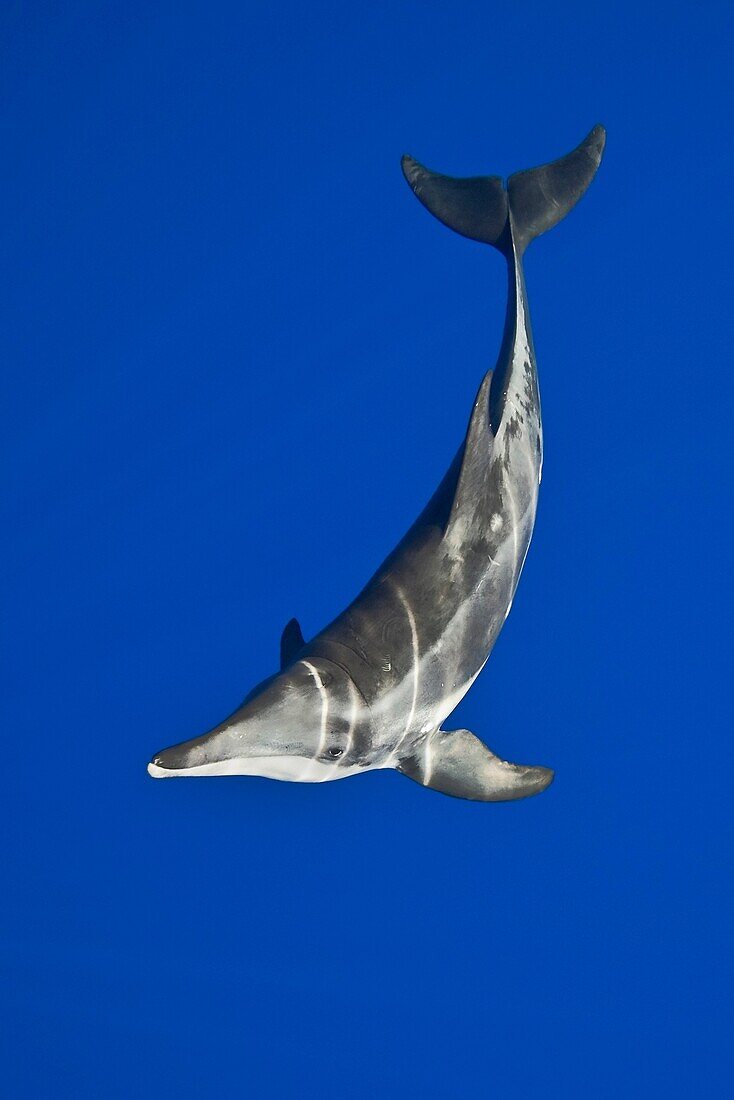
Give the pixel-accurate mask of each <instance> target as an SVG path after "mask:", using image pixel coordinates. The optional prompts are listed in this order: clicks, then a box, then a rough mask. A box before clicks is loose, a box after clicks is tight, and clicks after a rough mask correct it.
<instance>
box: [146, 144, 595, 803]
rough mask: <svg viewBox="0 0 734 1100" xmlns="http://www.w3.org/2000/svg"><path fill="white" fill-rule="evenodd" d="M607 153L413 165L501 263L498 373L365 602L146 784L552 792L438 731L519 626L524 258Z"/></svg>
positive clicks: (427, 192) (532, 458) (527, 344)
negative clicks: (238, 778)
mask: <svg viewBox="0 0 734 1100" xmlns="http://www.w3.org/2000/svg"><path fill="white" fill-rule="evenodd" d="M604 141H605V132H604V130H603V128H602V127H601V126H596V127H594V129H593V130H592V131H591V132H590V134H589V135H588V136H587V137H586V138H585V139H584V141H582V142H581V144H580V145H579V146H578V148H576V149H574V150H573V152H571V153H569V154H567V155H566V156H565V157H562V158H561V159H560V160H556V161H554V162H552V163H550V164H545V165H542V166H541V167H539V168H533V169H529V170H527V171H524V172H519V173H517V174H515V175H513V176H511V177H510V178H509V180H508V181H507V184H506V186H505V184H503V181H502V180H501V179H500V178H499V177H497V176H477V177H473V178H464V179H458V178H453V177H450V176H444V175H439V174H438V173H436V172H431V171H429V170H428V169H427V168H424V167H423V166H422V165H421V164H419V163H418V162H417V161H416V160H414V159H413V158H412V157H409V156H405V157H403V160H402V167H403V172H404V175H405V177H406V179H407V181H408V183H409V185H410V187H411V188H412V190H413V192H414V193H415V194H416V196H417V197H418V198H419V199H420V201H421V202H422V203H423V205H424V206H426V207H427V209H428V210H429V211H430V212H431V213H432V214H434V215H435V216H436V217H437V218H438V219H439V220H440V221H442V222H443V223H444V224H445V225H447V226H449V227H450V228H451V229H454V230H455V231H456V232H458V233H460V234H462V235H463V236H465V237H469V238H470V239H472V240H475V241H481V242H483V243H485V244H489V245H492V246H494V248H496V249H497V250H498V251H499V252H501V253H502V255H503V256H504V257H505V260H506V262H507V271H508V297H507V314H506V320H505V329H504V336H503V340H502V345H501V349H500V352H499V357H498V360H497V365H496V367H495V368H494V370H490V371H489V372H488V373H487V374H486V375H485V377H484V379H483V381H482V383H481V385H480V387H479V392H478V394H477V397H476V400H475V402H474V406H473V409H472V413H471V417H470V420H469V426H468V430H467V433H466V437H465V439H464V441H463V443H462V444H461V446H460V447H459V450H458V452H457V454H456V456H455V458H454V460H453V462H452V463H451V465H450V467H449V469H448V471H447V473H446V475H445V476H444V478H443V481H442V482H441V484H440V485H439V487H438V489H437V490H436V492H435V493H434V495H433V496H432V498H431V500H430V501H429V502H428V504H427V505H426V507H425V508H424V509H423V511H422V512H421V514H420V516H419V517H418V519H417V520H416V521H415V523H414V524H413V526H412V527H411V528H410V530H409V531H408V533H407V534H406V535H405V537H404V538H403V540H402V541H401V542H400V543H399V545H398V546H397V547H396V548H395V550H393V552H392V553H391V554H390V555H389V557H388V558H387V560H386V561H385V562H384V563H383V564H382V565H381V566H380V568H379V569H378V570H377V572H376V573H375V575H374V576H373V578H372V579H371V580H370V581H369V583H368V584H367V586H366V587H365V588H364V589H363V591H362V592H361V593H360V595H359V596H357V598H356V599H355V600H354V602H353V603H352V604H350V606H349V607H348V608H347V609H346V610H345V611H343V612H342V613H341V614H340V615H339V616H338V617H337V618H336V619H335V620H334V621H333V622H332V623H331V624H330V625H329V626H327V627H326V628H325V629H324V630H322V631H321V633H320V634H317V635H316V637H314V638H313V639H312V640H311V641H309V642H306V641H305V639H304V637H303V634H302V632H301V628H300V627H299V625H298V623H297V621H296V620H295V619H293V620H291V621H290V622H289V623H288V625H287V626H286V627H285V629H284V631H283V635H282V639H281V654H280V670H279V671H278V672H277V673H276V674H275V675H273V676H272V677H270V678H269V679H268V680H266V681H265V682H264V683H262V684H259V685H258V686H257V687H256V688H254V689H253V690H252V691H251V692H250V694H249V695H248V696H247V697H246V699H245V701H244V702H243V704H242V705H241V706H240V707H239V708H238V709H237V710H236V711H235V712H234V713H233V714H232V715H231V716H230V717H229V718H227V719H226V721H224V722H222V723H221V724H220V725H218V726H216V727H215V728H214V729H212V730H211V731H210V732H209V733H206V734H204V735H203V736H202V737H196V738H194V739H193V740H190V741H184V742H183V743H182V744H179V745H174V746H173V747H172V748H168V749H165V750H164V751H163V752H159V753H158V754H157V755H156V756H154V757H153V759H152V761H151V763H150V764H149V765H148V771H149V772H150V774H151V775H152V776H154V777H156V778H163V777H170V776H201V775H259V776H267V777H269V778H272V779H286V780H295V781H299V782H309V783H314V782H322V781H326V780H333V779H344V778H346V777H347V776H350V775H356V774H358V773H361V772H365V771H370V770H374V769H377V768H395V769H396V770H397V771H399V772H402V773H403V774H404V775H407V776H409V777H410V778H411V779H413V780H415V781H416V782H418V783H421V784H422V785H423V786H424V787H430V788H432V789H433V790H436V791H440V792H442V793H443V794H447V795H453V796H456V797H460V798H467V799H475V800H479V801H485V802H498V801H503V800H509V799H517V798H524V797H525V796H527V795H532V794H536V793H537V792H539V791H542V790H544V789H545V788H546V787H547V786H548V785H549V784H550V782H551V780H552V779H553V772H552V771H551V770H550V769H549V768H545V767H529V766H523V765H519V764H512V763H509V762H507V761H505V760H502V759H500V758H499V757H498V756H496V755H495V754H494V753H492V752H491V751H490V750H489V749H488V748H487V747H486V745H485V744H484V743H483V742H482V741H481V740H480V739H479V738H478V737H477V736H475V734H473V733H471V732H470V731H469V730H466V729H457V730H447V729H444V723H445V721H446V719H447V718H448V717H449V715H450V714H451V712H452V711H453V710H454V708H455V707H456V706H457V704H458V703H459V701H460V700H461V699H462V698H463V696H464V694H465V693H466V692H467V691H468V689H469V688H470V687H471V685H472V684H473V682H474V680H475V679H476V678H477V676H478V675H479V673H480V672H481V670H482V668H483V667H484V665H485V663H486V661H487V658H488V657H489V654H490V652H491V650H492V647H493V646H494V643H495V641H496V640H497V636H498V635H499V632H500V630H501V629H502V626H503V624H504V622H505V620H506V618H507V616H508V615H509V612H510V608H511V606H512V600H513V597H514V595H515V589H516V588H517V583H518V580H519V578H520V573H521V571H522V567H523V564H524V561H525V555H526V554H527V551H528V547H529V545H530V538H531V535H532V532H533V525H534V522H535V511H536V505H537V500H538V487H539V484H540V478H541V471H542V463H543V437H542V429H541V418H540V398H539V393H538V379H537V375H536V365H535V354H534V351H533V341H532V335H531V331H530V318H529V314H528V304H527V295H526V290H525V281H524V278H523V268H522V258H523V254H524V252H525V249H526V248H527V246H528V245H529V244H530V242H531V241H533V240H534V239H535V238H536V237H537V236H539V235H540V234H541V233H544V232H545V231H546V230H547V229H550V228H551V227H552V226H554V225H556V223H557V222H559V221H560V220H561V219H562V218H563V217H564V216H565V214H567V213H568V211H569V210H570V209H571V207H573V206H574V205H575V203H576V202H577V201H578V199H579V198H580V197H581V196H582V195H583V194H584V192H585V191H586V188H587V187H588V185H589V184H590V182H591V180H592V179H593V177H594V175H595V173H596V170H597V168H598V166H599V163H600V161H601V157H602V152H603V148H604Z"/></svg>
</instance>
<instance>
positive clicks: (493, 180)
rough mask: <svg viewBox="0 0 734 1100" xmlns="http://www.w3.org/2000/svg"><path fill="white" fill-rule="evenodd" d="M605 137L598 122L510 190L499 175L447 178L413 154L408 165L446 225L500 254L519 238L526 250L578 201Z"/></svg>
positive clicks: (414, 184)
mask: <svg viewBox="0 0 734 1100" xmlns="http://www.w3.org/2000/svg"><path fill="white" fill-rule="evenodd" d="M605 140H606V133H605V131H604V127H603V126H595V127H594V129H593V130H592V131H591V133H590V134H589V135H588V136H587V137H586V138H584V140H583V141H582V142H581V144H580V145H579V146H578V147H577V148H576V149H574V150H573V152H571V153H567V155H566V156H565V157H561V158H560V160H554V161H552V163H550V164H543V165H541V166H540V167H539V168H529V169H528V170H527V171H525V172H517V173H516V174H515V175H514V176H510V178H509V180H508V181H507V189H505V188H504V186H503V184H502V180H501V179H500V177H499V176H474V177H472V178H466V179H456V178H454V177H453V176H441V175H439V174H438V173H437V172H431V171H429V169H428V168H424V167H423V165H421V164H419V163H418V161H417V160H413V158H412V157H409V156H405V157H403V160H402V165H403V172H404V174H405V178H406V179H407V181H408V183H409V184H410V186H411V188H412V189H413V191H414V192H415V194H416V195H417V196H418V198H419V199H420V201H421V202H422V203H423V205H424V206H425V207H426V208H427V209H428V210H430V211H431V213H432V214H434V215H435V216H436V217H437V218H438V220H439V221H442V222H443V223H444V225H447V226H448V227H449V228H450V229H455V230H456V232H457V233H461V234H462V236H464V237H469V238H471V240H474V241H482V242H483V243H485V244H491V245H494V246H495V248H498V249H499V250H500V252H506V251H507V250H508V249H509V248H510V243H511V240H514V243H515V247H516V248H517V250H518V251H519V252H523V251H524V250H525V248H527V246H528V245H529V244H530V242H531V241H533V240H535V238H536V237H539V236H540V234H541V233H545V231H546V229H552V228H553V226H554V225H557V223H558V222H559V221H560V220H561V219H562V218H564V217H565V216H566V214H567V213H568V212H569V210H570V209H571V208H572V207H573V206H575V205H576V203H577V202H578V200H579V199H580V198H581V196H582V195H583V193H584V191H585V190H586V188H587V187H588V186H589V184H590V183H591V181H592V180H593V178H594V176H595V174H596V170H597V168H598V167H599V163H600V161H601V158H602V153H603V152H604V142H605ZM510 230H511V232H510Z"/></svg>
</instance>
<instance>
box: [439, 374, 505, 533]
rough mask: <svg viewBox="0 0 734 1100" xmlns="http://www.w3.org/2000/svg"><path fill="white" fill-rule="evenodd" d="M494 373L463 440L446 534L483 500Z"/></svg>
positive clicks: (490, 438) (487, 379)
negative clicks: (490, 400)
mask: <svg viewBox="0 0 734 1100" xmlns="http://www.w3.org/2000/svg"><path fill="white" fill-rule="evenodd" d="M492 374H493V371H491V370H490V371H488V372H487V374H486V375H485V376H484V379H483V381H482V384H481V386H480V387H479V393H478V394H477V397H476V401H475V402H474V407H473V409H472V414H471V420H470V421H469V427H468V429H467V433H466V439H465V440H464V447H463V454H462V457H461V468H460V470H459V476H458V479H457V482H456V489H455V491H454V500H453V503H452V506H451V512H450V514H449V517H448V520H447V521H446V528H445V530H446V533H447V534H448V533H449V532H450V531H451V529H452V527H453V526H454V524H455V523H456V521H457V520H458V519H459V518H460V517H461V516H462V514H463V511H464V510H465V509H466V508H467V507H468V508H469V509H470V511H471V512H472V514H473V513H474V512H475V511H476V509H477V506H478V504H479V503H480V502H481V501H482V499H483V497H484V486H485V484H486V482H487V478H488V476H489V470H490V460H491V457H492V448H493V446H494V433H493V431H492V425H491V423H490V418H489V391H490V389H491V386H492Z"/></svg>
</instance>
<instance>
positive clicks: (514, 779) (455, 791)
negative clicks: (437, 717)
mask: <svg viewBox="0 0 734 1100" xmlns="http://www.w3.org/2000/svg"><path fill="white" fill-rule="evenodd" d="M396 766H397V770H398V771H399V772H402V773H403V775H407V776H409V778H410V779H414V780H415V781H416V783H421V784H422V785H423V786H424V787H431V788H432V789H433V790H434V791H440V792H441V794H450V795H453V797H454V798H470V799H473V800H474V801H477V802H509V801H512V800H514V799H517V798H527V796H528V795H531V794H538V793H539V792H540V791H544V790H545V788H546V787H547V786H549V785H550V783H551V781H552V779H553V772H552V771H551V770H550V768H540V767H535V768H532V767H524V766H523V765H521V764H510V763H508V761H507V760H500V758H499V756H495V755H494V753H493V752H490V751H489V749H488V748H487V746H486V745H485V744H484V742H483V741H480V740H479V738H478V737H475V735H474V734H473V733H470V732H469V730H435V731H434V732H433V733H430V734H428V736H427V737H426V739H425V741H423V742H421V743H420V744H419V745H418V746H417V747H416V748H415V749H414V750H413V751H412V753H411V754H410V755H406V756H405V757H403V758H402V759H401V760H400V762H399V763H398V764H397V765H396Z"/></svg>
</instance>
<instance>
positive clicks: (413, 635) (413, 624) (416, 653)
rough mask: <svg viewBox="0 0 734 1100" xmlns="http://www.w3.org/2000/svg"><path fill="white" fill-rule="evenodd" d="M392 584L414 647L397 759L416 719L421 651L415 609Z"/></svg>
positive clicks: (394, 750)
mask: <svg viewBox="0 0 734 1100" xmlns="http://www.w3.org/2000/svg"><path fill="white" fill-rule="evenodd" d="M390 583H391V584H392V586H393V588H394V589H395V592H396V593H397V596H398V599H399V600H400V602H401V604H402V605H403V607H404V608H405V614H406V615H407V616H408V622H409V624H410V641H411V646H412V650H413V691H412V695H411V700H410V712H409V713H408V720H407V722H406V723H405V729H404V731H403V734H402V736H401V738H400V740H399V741H398V743H397V745H396V746H395V748H394V749H393V751H392V752H391V753H390V758H391V759H395V758H397V754H398V750H399V749H400V747H401V745H402V744H403V741H404V740H405V738H406V737H407V736H408V734H409V733H410V731H411V730H412V728H413V721H414V719H415V708H416V705H417V703H418V661H419V649H418V627H417V626H416V621H415V615H414V614H413V608H412V607H411V606H410V604H409V603H408V598H407V596H406V595H405V593H404V592H403V590H402V588H401V587H400V585H399V584H398V583H397V582H396V581H394V580H392V578H391V579H390Z"/></svg>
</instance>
